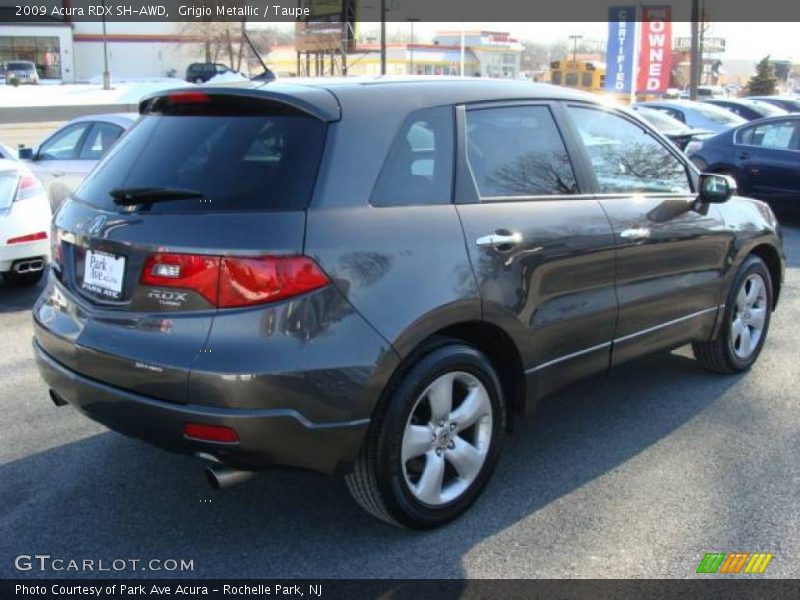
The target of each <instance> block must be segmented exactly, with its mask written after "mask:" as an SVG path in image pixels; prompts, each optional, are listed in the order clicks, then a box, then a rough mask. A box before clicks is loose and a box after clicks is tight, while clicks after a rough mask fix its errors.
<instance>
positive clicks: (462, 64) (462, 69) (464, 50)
mask: <svg viewBox="0 0 800 600" xmlns="http://www.w3.org/2000/svg"><path fill="white" fill-rule="evenodd" d="M464 38H465V33H464V24H463V23H462V24H461V68H460V69H459V74H460V76H461V77H463V76H464V55H465V54H466V52H467V47H466V40H465V39H464Z"/></svg>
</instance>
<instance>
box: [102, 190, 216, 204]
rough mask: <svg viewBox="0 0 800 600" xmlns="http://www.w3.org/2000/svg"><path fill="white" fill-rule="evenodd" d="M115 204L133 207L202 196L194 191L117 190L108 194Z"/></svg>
mask: <svg viewBox="0 0 800 600" xmlns="http://www.w3.org/2000/svg"><path fill="white" fill-rule="evenodd" d="M109 194H110V195H111V197H112V198H114V203H115V204H120V205H122V206H135V205H137V204H151V203H153V202H167V201H168V200H191V199H192V198H202V197H203V196H204V194H203V193H202V192H197V191H195V190H179V189H175V188H164V187H141V188H119V189H116V190H111V191H110V192H109Z"/></svg>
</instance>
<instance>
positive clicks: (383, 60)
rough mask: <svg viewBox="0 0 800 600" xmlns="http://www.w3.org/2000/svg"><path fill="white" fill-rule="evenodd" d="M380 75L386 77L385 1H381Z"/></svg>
mask: <svg viewBox="0 0 800 600" xmlns="http://www.w3.org/2000/svg"><path fill="white" fill-rule="evenodd" d="M381 75H386V0H381Z"/></svg>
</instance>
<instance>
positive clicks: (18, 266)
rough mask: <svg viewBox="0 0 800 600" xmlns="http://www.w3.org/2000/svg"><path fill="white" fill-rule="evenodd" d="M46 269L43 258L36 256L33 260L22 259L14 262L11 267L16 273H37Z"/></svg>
mask: <svg viewBox="0 0 800 600" xmlns="http://www.w3.org/2000/svg"><path fill="white" fill-rule="evenodd" d="M42 269H44V261H43V260H42V259H41V258H34V259H32V260H21V261H19V262H16V263H14V266H13V267H11V270H12V271H14V273H20V274H23V273H36V272H37V271H41V270H42Z"/></svg>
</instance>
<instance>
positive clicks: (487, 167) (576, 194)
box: [33, 78, 784, 528]
mask: <svg viewBox="0 0 800 600" xmlns="http://www.w3.org/2000/svg"><path fill="white" fill-rule="evenodd" d="M140 112H141V114H142V118H141V120H140V121H139V123H138V124H137V125H135V126H134V127H133V129H131V131H130V132H129V133H128V134H127V135H126V136H125V137H123V138H122V139H121V140H120V142H119V143H118V144H116V145H115V147H114V148H113V149H112V151H111V152H110V153H109V154H108V155H107V156H106V157H105V158H104V159H103V161H102V162H101V164H100V165H99V166H98V168H97V169H96V170H95V171H94V172H93V173H92V174H91V175H90V176H89V178H88V179H87V180H86V181H85V182H84V183H83V185H82V186H81V187H80V188H79V189H78V190H77V192H76V193H75V195H74V197H73V198H71V199H70V200H68V201H67V202H65V204H64V205H63V206H62V208H61V209H60V210H59V212H58V214H57V215H56V217H55V223H54V232H53V239H54V244H55V246H54V249H53V264H52V268H51V270H50V276H49V280H48V284H47V287H46V289H45V291H44V292H43V293H42V296H41V297H40V298H39V300H38V301H37V303H36V305H35V307H34V312H33V317H34V324H35V333H36V337H35V340H34V343H33V346H34V352H35V355H36V358H37V361H38V364H39V368H40V370H41V373H42V376H43V377H44V379H45V380H46V382H47V384H48V385H49V387H50V388H51V390H52V392H51V398H52V399H53V401H54V402H55V403H56V404H57V405H62V404H71V405H72V406H74V407H75V408H77V409H78V410H80V411H81V412H83V413H85V414H86V415H88V416H89V417H91V418H92V419H95V420H97V421H99V422H101V423H104V424H105V425H107V426H108V427H111V428H112V429H115V430H118V431H121V432H123V433H125V434H128V435H131V436H135V437H138V438H142V439H144V440H147V441H149V442H151V443H153V444H157V445H159V446H162V447H164V448H167V449H171V450H174V451H178V452H184V453H191V454H194V455H197V456H198V457H201V458H203V459H205V460H207V461H210V467H209V469H208V470H207V474H208V477H209V479H210V481H211V482H212V484H215V485H217V486H225V485H227V484H229V483H231V482H233V481H236V480H240V479H243V478H244V477H245V475H247V473H249V472H250V471H256V470H259V469H264V468H267V467H269V466H270V465H284V466H294V467H302V468H309V469H314V470H317V471H321V472H324V473H330V474H340V475H344V476H345V477H346V479H347V483H348V486H349V488H350V491H351V492H352V494H353V496H354V497H355V499H356V500H357V501H358V503H359V504H360V505H361V506H363V507H364V508H365V509H366V510H367V511H369V512H370V513H372V514H373V515H375V516H377V517H379V518H381V519H384V520H386V521H389V522H392V523H396V524H401V525H406V526H410V527H417V528H427V527H434V526H437V525H440V524H442V523H445V522H447V521H449V520H450V519H453V518H454V517H456V516H457V515H459V514H460V513H462V512H463V511H464V510H465V509H466V508H467V507H468V506H469V505H470V504H471V503H472V502H473V501H474V500H475V499H476V498H477V496H478V495H479V494H480V492H481V490H482V489H483V488H484V486H485V485H486V484H487V482H488V480H489V477H490V475H491V473H492V471H493V469H494V467H495V464H496V463H497V460H498V458H499V455H500V449H501V445H502V441H503V436H504V433H505V432H506V431H507V429H508V428H509V426H510V423H511V421H512V419H514V418H517V417H521V416H525V415H529V414H531V412H532V410H533V408H534V406H535V404H536V401H537V399H538V398H540V397H542V396H543V395H546V394H548V393H551V392H553V391H554V390H556V389H558V388H560V387H562V386H564V385H566V384H568V383H570V382H573V381H575V380H577V379H579V378H582V377H585V376H588V375H590V374H593V373H599V372H603V371H606V370H607V369H609V368H612V367H614V366H616V365H619V364H620V363H624V362H625V361H628V360H630V359H632V358H635V357H638V356H641V355H643V354H646V353H650V352H654V351H657V350H663V349H669V348H674V347H677V346H679V345H682V344H686V343H692V344H693V346H694V351H695V354H696V356H697V358H698V360H699V361H700V362H701V363H702V364H703V365H705V366H707V367H709V368H711V369H713V370H716V371H721V372H725V373H735V372H740V371H744V370H746V369H748V368H749V367H750V366H751V365H752V364H753V362H754V361H755V360H756V358H757V357H758V355H759V353H760V351H761V349H762V347H763V345H764V340H765V339H766V335H767V330H768V328H769V322H770V313H771V312H772V310H773V309H774V307H775V305H776V302H777V299H778V294H779V291H780V286H781V282H782V279H783V270H784V258H783V251H782V246H781V241H780V237H779V234H778V225H777V223H776V220H775V217H774V216H773V214H772V212H771V211H770V209H769V208H768V207H767V205H766V204H763V203H761V202H759V201H756V200H749V199H745V198H739V197H736V196H735V187H734V186H735V183H734V182H733V181H732V180H731V179H729V178H726V177H724V176H720V175H699V174H698V173H697V172H696V171H695V169H694V167H693V166H692V165H691V164H690V163H689V161H688V160H687V159H686V158H685V157H684V156H683V155H681V154H680V153H679V152H678V151H677V150H676V149H675V148H674V146H672V145H671V144H670V143H669V142H668V141H666V140H665V138H663V137H662V136H661V135H660V134H658V133H657V132H655V131H654V130H653V129H651V128H650V127H649V126H648V125H646V124H644V123H643V122H641V121H639V120H638V119H637V117H635V116H633V115H631V114H628V113H626V112H623V111H620V110H616V109H614V108H609V107H605V106H603V105H601V104H598V103H597V102H596V101H595V100H593V98H592V97H591V96H587V95H583V94H580V93H577V92H572V91H569V90H565V89H561V88H556V87H550V86H544V85H535V84H530V83H522V82H506V81H486V80H469V79H467V80H459V79H452V80H448V79H444V78H440V79H435V80H430V79H428V80H425V79H423V80H397V79H386V78H377V79H346V80H336V79H330V80H313V81H308V82H302V81H298V82H296V83H291V84H288V83H270V84H269V85H263V86H260V85H257V84H255V83H248V84H244V85H242V86H236V87H229V88H217V87H215V88H192V89H191V90H178V91H169V92H164V93H160V94H157V95H154V96H151V97H149V98H147V99H145V100H144V101H143V102H142V103H141V107H140Z"/></svg>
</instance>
